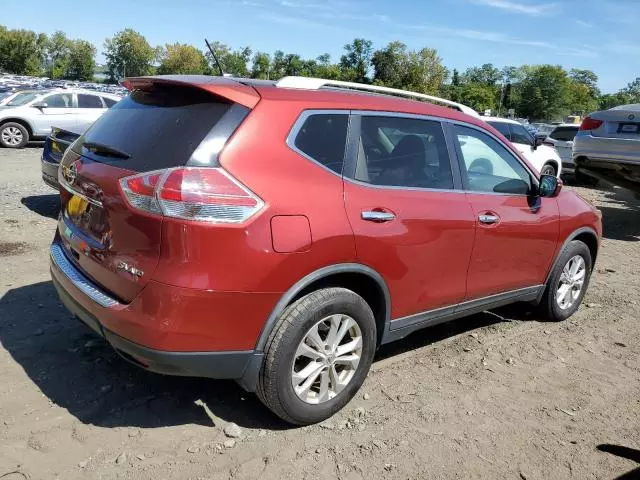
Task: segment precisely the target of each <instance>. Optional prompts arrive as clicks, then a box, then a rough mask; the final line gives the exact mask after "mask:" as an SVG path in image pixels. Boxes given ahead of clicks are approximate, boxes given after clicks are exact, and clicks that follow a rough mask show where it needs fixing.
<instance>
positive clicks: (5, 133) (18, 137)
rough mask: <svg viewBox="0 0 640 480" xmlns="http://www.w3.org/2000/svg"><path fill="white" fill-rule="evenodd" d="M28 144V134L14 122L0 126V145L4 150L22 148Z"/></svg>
mask: <svg viewBox="0 0 640 480" xmlns="http://www.w3.org/2000/svg"><path fill="white" fill-rule="evenodd" d="M27 143H29V132H28V131H27V129H26V128H25V127H24V126H23V125H21V124H19V123H16V122H7V123H3V124H2V125H0V145H2V146H3V147H5V148H23V147H24V146H25V145H26V144H27Z"/></svg>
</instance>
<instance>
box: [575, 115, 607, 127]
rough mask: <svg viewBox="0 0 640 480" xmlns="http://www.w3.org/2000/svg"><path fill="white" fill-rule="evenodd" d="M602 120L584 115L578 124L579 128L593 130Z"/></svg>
mask: <svg viewBox="0 0 640 480" xmlns="http://www.w3.org/2000/svg"><path fill="white" fill-rule="evenodd" d="M603 123H604V122H603V121H602V120H595V119H593V118H591V117H585V119H584V120H582V123H581V124H580V130H595V129H596V128H598V127H600V125H602V124H603Z"/></svg>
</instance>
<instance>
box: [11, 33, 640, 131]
mask: <svg viewBox="0 0 640 480" xmlns="http://www.w3.org/2000/svg"><path fill="white" fill-rule="evenodd" d="M212 49H213V51H214V52H215V57H216V58H217V62H216V61H215V60H214V58H213V55H211V53H210V52H209V51H206V52H203V51H202V50H200V49H198V48H196V47H194V46H193V45H189V44H183V43H173V44H166V45H163V46H155V47H154V46H152V45H151V44H149V42H148V41H147V39H146V38H145V37H144V36H143V35H142V34H140V33H139V32H136V31H135V30H133V29H130V28H127V29H125V30H123V31H121V32H118V33H116V34H115V35H114V36H113V37H111V38H108V39H107V40H105V42H104V56H105V58H106V69H105V73H106V74H107V81H109V82H111V83H117V82H118V81H119V80H121V79H122V78H123V77H125V76H140V75H152V74H209V75H211V74H213V75H217V74H219V71H220V70H219V69H220V68H221V69H222V71H223V72H224V73H227V74H231V75H234V76H240V77H251V78H258V79H270V80H277V79H279V78H282V77H284V76H287V75H299V76H313V77H322V78H328V79H333V80H346V81H352V82H360V83H369V84H375V85H384V86H388V87H393V88H401V89H405V90H412V91H416V92H421V93H427V94H431V95H438V96H442V97H445V98H449V99H451V100H454V101H457V102H460V103H463V104H465V105H468V106H470V107H472V108H474V109H475V110H478V111H480V112H482V111H485V110H491V111H492V112H493V113H498V114H503V115H504V114H506V113H507V112H509V111H510V110H512V111H514V112H515V114H516V115H517V116H519V117H525V118H529V119H530V120H531V121H534V120H557V119H561V118H562V117H563V116H565V115H568V114H577V115H585V114H587V113H589V112H591V111H594V110H598V109H606V108H611V107H613V106H616V105H622V104H627V103H640V77H638V78H636V79H635V80H634V81H632V82H631V83H629V85H628V86H627V87H626V88H623V89H621V90H620V91H619V92H616V93H614V94H602V93H601V92H600V90H599V89H598V86H597V84H598V76H597V75H596V74H595V73H594V72H592V71H591V70H584V69H571V70H569V71H567V70H565V69H564V68H562V67H561V66H557V65H522V66H518V67H516V66H508V67H505V68H502V69H498V68H497V67H495V66H494V65H492V64H490V63H487V64H484V65H482V66H479V67H471V68H468V69H466V70H465V71H463V72H460V71H458V70H456V69H453V70H452V71H450V70H449V69H447V68H446V67H445V66H444V64H443V61H442V58H440V56H439V55H438V52H437V51H436V50H434V49H432V48H422V49H418V50H412V49H410V48H409V47H407V45H405V44H404V43H402V42H400V41H393V42H390V43H389V44H388V45H386V46H384V47H382V48H380V49H377V50H376V49H374V46H373V42H371V41H370V40H366V39H363V38H356V39H354V40H353V41H352V42H351V43H349V44H347V45H345V46H344V53H343V54H342V55H341V57H340V58H339V60H338V61H336V62H334V61H332V59H331V56H330V55H329V54H323V55H320V56H318V57H317V58H311V59H310V58H303V57H302V56H300V55H298V54H296V53H286V52H284V51H282V50H277V51H276V52H274V53H273V54H270V53H266V52H261V51H255V52H254V51H253V50H252V49H251V48H250V47H242V48H237V49H234V48H232V47H229V46H228V45H225V44H223V43H221V42H214V43H213V44H212ZM95 56H96V48H95V46H94V45H92V44H91V43H90V42H87V41H85V40H81V39H70V38H67V36H66V35H65V33H64V32H61V31H58V32H55V33H54V34H52V35H51V36H47V35H45V34H43V33H40V34H37V33H35V32H32V31H29V30H9V29H7V28H5V27H3V26H1V25H0V71H6V72H10V73H16V74H23V75H36V76H38V75H39V76H47V77H49V78H54V79H69V80H80V81H87V80H92V79H93V76H94V72H95V70H96V62H95ZM218 62H219V64H218Z"/></svg>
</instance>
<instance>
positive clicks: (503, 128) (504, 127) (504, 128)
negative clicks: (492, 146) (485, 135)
mask: <svg viewBox="0 0 640 480" xmlns="http://www.w3.org/2000/svg"><path fill="white" fill-rule="evenodd" d="M489 125H491V126H492V127H493V128H495V129H496V130H498V131H499V132H500V133H501V134H502V135H503V136H504V137H505V138H506V139H507V140H511V132H510V131H509V124H508V123H504V122H489Z"/></svg>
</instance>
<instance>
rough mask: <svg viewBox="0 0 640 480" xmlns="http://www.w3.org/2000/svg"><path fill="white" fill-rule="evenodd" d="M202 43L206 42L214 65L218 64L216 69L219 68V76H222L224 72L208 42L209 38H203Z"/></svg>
mask: <svg viewBox="0 0 640 480" xmlns="http://www.w3.org/2000/svg"><path fill="white" fill-rule="evenodd" d="M204 43H206V44H207V48H208V49H209V52H211V56H212V57H213V59H214V60H215V61H216V65H218V70H220V76H221V77H224V72H223V71H222V65H220V61H219V60H218V57H216V54H215V52H214V51H213V48H211V44H210V43H209V40H207V39H206V38H205V39H204Z"/></svg>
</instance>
